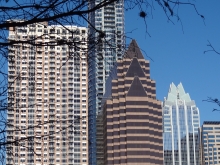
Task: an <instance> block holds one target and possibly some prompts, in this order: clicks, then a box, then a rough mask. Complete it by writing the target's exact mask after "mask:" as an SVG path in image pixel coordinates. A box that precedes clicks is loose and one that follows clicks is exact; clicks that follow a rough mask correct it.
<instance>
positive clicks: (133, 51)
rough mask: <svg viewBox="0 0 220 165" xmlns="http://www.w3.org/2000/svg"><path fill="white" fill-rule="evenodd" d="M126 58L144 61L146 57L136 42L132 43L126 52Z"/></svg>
mask: <svg viewBox="0 0 220 165" xmlns="http://www.w3.org/2000/svg"><path fill="white" fill-rule="evenodd" d="M125 57H127V58H130V59H132V58H134V57H137V58H138V59H144V56H143V54H142V53H141V50H140V48H139V46H138V45H137V42H136V41H135V40H132V41H131V43H130V45H129V47H128V50H127V51H126V52H125Z"/></svg>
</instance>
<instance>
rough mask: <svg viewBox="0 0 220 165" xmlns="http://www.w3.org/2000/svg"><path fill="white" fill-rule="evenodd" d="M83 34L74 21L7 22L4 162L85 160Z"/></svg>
mask: <svg viewBox="0 0 220 165" xmlns="http://www.w3.org/2000/svg"><path fill="white" fill-rule="evenodd" d="M86 38H87V28H84V27H77V26H65V27H63V26H57V25H48V24H47V23H37V24H30V25H27V26H25V27H10V28H9V38H8V39H9V42H13V41H16V42H17V44H16V42H15V44H14V45H12V46H10V47H9V54H8V57H9V63H8V85H9V87H8V104H9V108H8V116H7V119H8V125H7V142H9V143H10V142H13V143H12V144H11V145H8V146H7V165H24V164H26V165H27V164H28V165H49V164H50V165H52V164H53V165H54V164H56V165H59V164H60V165H61V164H62V165H88V154H87V153H88V119H87V116H88V101H87V100H88V96H87V84H88V81H87V60H86V59H87V58H86V57H87V43H86ZM65 43H69V44H65ZM70 43H72V44H70ZM73 44H75V45H73ZM15 141H16V143H15Z"/></svg>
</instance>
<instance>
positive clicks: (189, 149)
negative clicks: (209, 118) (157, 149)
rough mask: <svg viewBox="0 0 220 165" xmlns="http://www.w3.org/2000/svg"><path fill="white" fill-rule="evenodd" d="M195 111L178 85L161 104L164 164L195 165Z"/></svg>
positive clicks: (198, 124)
mask: <svg viewBox="0 0 220 165" xmlns="http://www.w3.org/2000/svg"><path fill="white" fill-rule="evenodd" d="M199 127H200V118H199V109H198V108H197V107H196V104H195V101H193V100H191V98H190V96H189V94H188V93H185V91H184V88H183V86H182V84H181V83H180V84H179V85H178V86H175V85H174V84H173V83H172V84H171V85H170V89H169V92H168V96H167V97H166V98H165V99H164V102H163V147H164V165H199V134H198V128H199Z"/></svg>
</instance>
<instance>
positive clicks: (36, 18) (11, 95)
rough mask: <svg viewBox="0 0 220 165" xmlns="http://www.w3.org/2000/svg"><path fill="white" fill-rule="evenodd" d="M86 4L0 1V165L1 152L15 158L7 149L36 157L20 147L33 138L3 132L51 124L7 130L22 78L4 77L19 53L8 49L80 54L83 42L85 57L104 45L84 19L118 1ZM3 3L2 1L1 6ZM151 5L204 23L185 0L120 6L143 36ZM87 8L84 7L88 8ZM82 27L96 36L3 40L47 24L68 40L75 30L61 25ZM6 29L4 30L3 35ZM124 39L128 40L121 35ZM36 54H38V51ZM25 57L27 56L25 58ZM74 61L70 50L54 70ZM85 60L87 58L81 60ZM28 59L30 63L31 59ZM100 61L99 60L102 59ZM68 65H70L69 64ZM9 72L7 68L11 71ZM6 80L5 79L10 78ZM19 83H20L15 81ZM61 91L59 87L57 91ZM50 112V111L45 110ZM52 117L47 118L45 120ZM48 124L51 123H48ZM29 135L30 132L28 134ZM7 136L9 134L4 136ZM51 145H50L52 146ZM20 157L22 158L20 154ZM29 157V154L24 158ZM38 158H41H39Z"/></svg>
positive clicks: (135, 1)
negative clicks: (64, 49) (141, 24)
mask: <svg viewBox="0 0 220 165" xmlns="http://www.w3.org/2000/svg"><path fill="white" fill-rule="evenodd" d="M92 1H93V0H91V1H85V0H74V1H72V0H37V1H32V0H24V1H16V0H5V3H4V5H1V7H0V15H1V17H0V58H1V61H0V66H1V70H0V89H1V91H0V92H1V93H0V98H1V107H0V108H1V111H0V114H1V115H0V161H1V162H2V164H4V163H5V156H6V150H7V152H8V154H11V155H12V156H18V157H19V155H14V154H16V153H15V152H14V151H12V147H13V146H23V147H24V148H27V149H28V150H30V151H31V152H32V153H33V154H37V153H36V152H35V150H33V148H28V147H27V146H26V145H27V144H28V143H30V146H32V145H33V144H37V145H39V141H38V140H35V138H37V137H39V136H36V134H34V135H32V134H31V135H30V136H29V135H28V134H26V135H27V136H26V137H25V138H19V139H16V138H12V139H10V140H9V139H7V138H6V131H9V130H10V129H11V132H12V133H14V132H20V133H21V132H28V131H29V130H34V129H35V128H38V127H41V128H42V127H43V126H44V125H45V124H48V122H50V121H51V120H48V122H39V123H37V124H34V123H32V125H30V126H28V127H25V128H21V127H17V126H16V125H13V124H12V123H13V121H9V120H7V115H9V114H10V113H11V114H12V115H14V114H13V113H16V110H18V113H19V112H20V109H21V108H22V107H20V104H17V103H20V102H21V101H22V97H21V98H20V99H17V100H16V99H15V98H16V95H17V94H19V93H20V92H21V91H17V92H16V91H15V90H14V87H13V90H11V89H12V86H13V84H14V83H16V82H18V80H19V81H20V80H22V77H23V76H25V75H22V74H21V72H17V73H15V74H14V75H13V76H11V77H8V72H7V69H6V68H7V67H8V63H9V64H12V65H13V64H16V62H17V61H15V59H16V58H20V54H18V51H14V50H13V49H14V48H15V49H17V47H18V46H22V45H23V47H19V49H26V48H28V49H29V48H30V49H33V50H38V48H40V47H43V46H68V49H75V50H76V49H77V50H78V49H80V50H81V48H80V47H79V46H78V45H81V44H83V43H85V42H86V44H89V49H86V50H81V51H83V52H85V53H86V54H87V53H88V52H89V51H90V50H91V49H92V48H94V47H96V45H98V44H99V43H102V42H108V40H107V39H106V36H105V33H104V32H103V31H101V30H99V29H96V27H94V25H93V23H92V22H91V20H90V19H89V18H88V14H91V13H94V12H95V11H97V10H98V9H100V8H102V7H105V6H107V5H109V4H113V3H115V2H117V1H118V0H103V1H97V3H96V5H94V6H91V5H89V4H91V3H92ZM2 3H3V2H2ZM154 4H156V5H159V6H160V7H161V8H162V10H163V11H164V14H165V15H166V16H167V19H168V20H169V21H170V22H172V23H173V22H174V21H175V20H177V21H181V17H180V16H179V14H178V8H179V7H180V6H185V5H189V6H191V7H193V8H194V9H195V13H196V14H197V15H198V16H200V17H201V18H202V19H204V16H203V15H201V14H200V13H199V12H198V11H197V9H196V6H195V5H194V3H193V2H190V1H186V2H185V1H184V0H183V1H179V0H174V1H172V0H166V1H165V0H155V1H152V0H145V1H142V0H130V1H128V0H126V1H125V10H132V9H134V8H138V11H139V13H135V14H137V15H138V14H139V16H140V17H141V18H143V19H144V21H145V25H146V33H148V32H147V22H146V17H147V16H148V15H147V13H148V12H150V13H152V12H153V10H154ZM88 6H90V7H89V8H88ZM86 24H88V25H89V26H90V27H91V28H92V29H93V30H94V31H95V32H97V33H98V34H99V35H97V36H92V35H90V33H88V39H89V40H85V41H79V40H74V37H73V38H70V39H69V38H60V39H57V38H56V39H54V40H53V42H46V41H45V42H40V41H39V40H41V39H43V38H46V37H51V36H52V34H53V33H54V31H53V29H51V31H49V32H46V31H45V32H43V33H41V35H38V36H37V37H36V36H32V37H30V38H25V39H19V38H16V39H15V38H8V34H9V31H12V32H13V31H18V30H20V31H21V33H25V29H26V27H27V26H28V27H29V26H36V25H37V26H38V25H39V26H43V28H44V29H47V27H48V26H50V25H59V26H61V27H62V28H63V30H64V31H66V32H68V33H69V34H72V36H74V35H75V34H76V33H78V32H77V31H74V30H73V29H72V28H70V27H67V26H65V25H77V26H85V25H86ZM8 30H9V31H8ZM125 37H129V36H125ZM38 53H41V52H40V51H38ZM27 58H29V57H27ZM73 58H77V60H76V65H77V63H80V60H81V59H82V56H81V54H75V53H74V51H70V52H69V54H68V58H67V59H65V60H66V61H65V63H61V64H60V69H61V68H62V67H64V66H65V65H66V64H67V63H69V62H70V61H69V60H71V59H73ZM87 58H88V59H89V58H90V57H89V56H88V57H87ZM32 60H35V59H34V58H33V59H32ZM103 60H104V59H103ZM70 63H71V62H70ZM28 65H29V67H31V66H32V64H31V63H29V64H28ZM12 67H13V66H12ZM10 75H11V74H10ZM20 83H22V81H20ZM29 85H30V86H31V85H32V86H33V90H35V88H36V86H35V85H34V84H29ZM61 89H62V87H61ZM41 103H42V104H45V103H46V102H41ZM36 104H37V103H36V102H35V103H34V104H33V106H36ZM46 104H47V105H50V104H53V101H51V102H47V103H46ZM52 109H53V108H52V107H51V111H52ZM49 111H50V109H49ZM34 113H35V114H38V112H34ZM53 117H54V116H51V119H52V118H53ZM65 120H66V121H67V120H68V119H57V120H56V123H57V122H63V121H65ZM80 120H81V119H80V118H78V119H75V120H73V122H72V123H69V125H68V126H66V127H62V128H60V130H58V131H60V132H62V131H65V130H68V131H71V130H72V131H73V128H75V127H77V126H76V125H75V124H76V123H78V122H79V121H80ZM52 121H53V120H52ZM56 123H54V122H52V124H51V129H53V127H55V125H56ZM30 132H31V131H30ZM33 132H34V131H33ZM55 133H56V132H54V131H53V132H52V133H51V134H48V135H44V136H41V137H39V139H43V138H44V137H45V136H47V137H49V138H51V139H53V138H54V136H53V135H54V134H55ZM7 135H9V133H8V134H7ZM53 143H54V142H51V144H53ZM21 156H22V155H21ZM30 156H32V155H30ZM39 156H41V155H39Z"/></svg>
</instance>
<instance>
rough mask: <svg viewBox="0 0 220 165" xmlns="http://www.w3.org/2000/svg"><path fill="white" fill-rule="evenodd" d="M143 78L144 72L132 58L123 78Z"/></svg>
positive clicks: (135, 59)
mask: <svg viewBox="0 0 220 165" xmlns="http://www.w3.org/2000/svg"><path fill="white" fill-rule="evenodd" d="M134 76H138V77H145V74H144V71H143V69H142V68H141V66H140V63H139V62H138V60H137V58H133V60H132V61H131V64H130V66H129V68H128V71H127V73H126V76H125V77H134Z"/></svg>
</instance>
